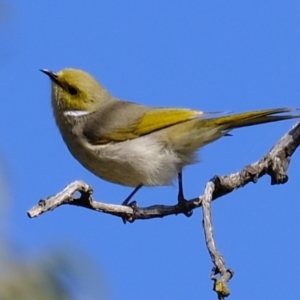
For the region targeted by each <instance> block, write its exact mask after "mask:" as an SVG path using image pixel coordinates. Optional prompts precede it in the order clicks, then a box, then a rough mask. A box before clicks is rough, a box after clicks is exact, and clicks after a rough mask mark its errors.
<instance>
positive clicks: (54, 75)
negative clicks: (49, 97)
mask: <svg viewBox="0 0 300 300" xmlns="http://www.w3.org/2000/svg"><path fill="white" fill-rule="evenodd" d="M40 71H41V72H43V73H44V74H46V75H47V76H49V77H50V79H51V80H52V81H54V82H55V83H57V84H58V85H60V82H59V80H58V76H57V73H55V72H52V71H50V70H47V69H40Z"/></svg>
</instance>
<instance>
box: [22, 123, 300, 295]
mask: <svg viewBox="0 0 300 300" xmlns="http://www.w3.org/2000/svg"><path fill="white" fill-rule="evenodd" d="M299 145H300V122H298V123H297V124H295V125H294V126H293V127H292V129H291V130H290V131H289V132H288V133H286V134H285V135H284V136H283V137H282V138H281V139H280V140H279V141H278V142H277V143H276V144H275V145H274V146H273V147H272V149H271V150H270V151H269V152H268V153H267V154H266V155H265V156H264V157H262V158H261V159H260V160H259V161H257V162H254V163H252V164H250V165H248V166H246V167H244V168H243V169H242V170H241V171H239V172H236V173H232V174H228V175H225V176H214V177H213V178H212V179H211V180H210V181H209V182H208V183H207V184H206V188H205V191H204V193H203V195H201V196H199V197H197V198H195V199H191V200H189V201H187V203H186V205H185V206H184V207H182V206H180V205H153V206H149V207H143V208H142V207H138V206H137V205H136V206H134V207H130V206H123V205H115V204H108V203H104V202H97V201H95V200H94V199H93V197H92V193H93V189H92V188H91V187H90V186H89V185H88V184H86V183H84V182H82V181H74V182H72V183H70V184H69V185H68V186H67V187H66V188H65V189H64V190H62V191H61V192H59V193H58V194H56V195H53V196H50V197H48V198H47V199H43V200H40V201H39V203H38V204H37V205H36V206H34V207H32V208H31V209H30V210H29V211H28V212H27V214H28V216H29V217H30V218H33V217H37V216H39V215H41V214H43V213H45V212H47V211H50V210H53V209H55V208H56V207H58V206H60V205H63V204H69V205H76V206H81V207H85V208H89V209H92V210H95V211H98V212H102V213H106V214H111V215H114V216H118V217H121V218H122V219H123V220H124V219H125V220H127V221H129V222H133V221H135V220H145V219H152V218H162V217H165V216H169V215H177V214H180V213H186V211H192V210H194V209H196V208H198V207H200V206H203V223H204V232H205V238H206V246H207V248H208V251H209V254H210V256H211V259H212V262H213V264H214V267H213V275H212V277H211V278H212V279H213V280H214V290H215V291H216V292H217V294H218V298H219V299H223V298H224V297H227V296H228V295H229V289H228V287H227V282H228V281H229V280H230V279H231V278H232V276H233V271H232V270H230V269H228V268H226V266H225V261H224V259H223V257H222V255H221V254H220V253H219V252H218V251H217V249H216V246H215V241H214V237H213V226H212V220H211V202H212V201H213V200H216V199H217V198H220V197H222V196H224V195H226V194H228V193H231V192H232V191H234V190H236V189H238V188H241V187H243V186H245V185H246V184H248V183H250V182H253V183H256V182H257V181H258V179H259V178H260V177H262V176H264V175H266V174H268V175H269V176H270V177H271V184H272V185H274V184H284V183H286V182H287V181H288V176H287V174H286V172H287V169H288V167H289V164H290V158H291V156H292V155H293V153H294V152H295V150H296V149H297V147H298V146H299ZM75 192H79V193H80V197H74V193H75ZM217 274H220V278H217V277H216V275H217Z"/></svg>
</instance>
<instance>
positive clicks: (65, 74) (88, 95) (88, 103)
mask: <svg viewBox="0 0 300 300" xmlns="http://www.w3.org/2000/svg"><path fill="white" fill-rule="evenodd" d="M41 71H42V72H43V73H44V74H46V75H47V76H49V77H50V79H51V81H52V105H53V108H54V110H55V111H58V112H61V113H63V114H69V115H72V114H73V115H76V114H78V115H80V114H85V113H90V112H93V111H95V110H96V109H97V108H99V107H100V106H101V105H103V104H104V103H105V102H107V101H109V100H110V99H111V96H110V95H109V93H108V92H107V91H106V90H105V88H104V87H103V86H102V85H101V84H100V83H99V82H97V80H95V79H94V78H93V77H92V76H91V75H90V74H88V73H87V72H84V71H81V70H76V69H63V70H61V71H59V72H57V73H56V72H52V71H50V70H47V69H42V70H41Z"/></svg>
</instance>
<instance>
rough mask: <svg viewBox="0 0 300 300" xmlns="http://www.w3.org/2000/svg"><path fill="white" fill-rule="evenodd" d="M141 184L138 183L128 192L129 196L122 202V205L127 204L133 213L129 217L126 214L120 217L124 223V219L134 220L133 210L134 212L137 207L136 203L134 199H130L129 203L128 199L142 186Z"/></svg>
mask: <svg viewBox="0 0 300 300" xmlns="http://www.w3.org/2000/svg"><path fill="white" fill-rule="evenodd" d="M142 186H143V185H142V184H140V185H138V186H137V187H136V188H135V189H134V190H133V191H132V192H131V193H130V194H129V196H128V197H127V198H126V199H125V200H124V201H123V202H122V205H126V206H129V207H131V208H132V209H133V215H132V216H130V217H126V216H123V217H122V220H123V223H124V224H125V223H126V221H128V222H131V223H132V222H134V220H135V212H136V209H137V203H136V201H132V202H130V203H129V201H130V200H131V198H132V197H133V196H134V195H135V194H136V193H137V192H138V190H139V189H140V188H141V187H142Z"/></svg>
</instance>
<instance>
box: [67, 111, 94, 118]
mask: <svg viewBox="0 0 300 300" xmlns="http://www.w3.org/2000/svg"><path fill="white" fill-rule="evenodd" d="M87 114H89V112H88V111H86V110H67V111H65V112H64V115H65V116H71V117H78V116H84V115H87Z"/></svg>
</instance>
